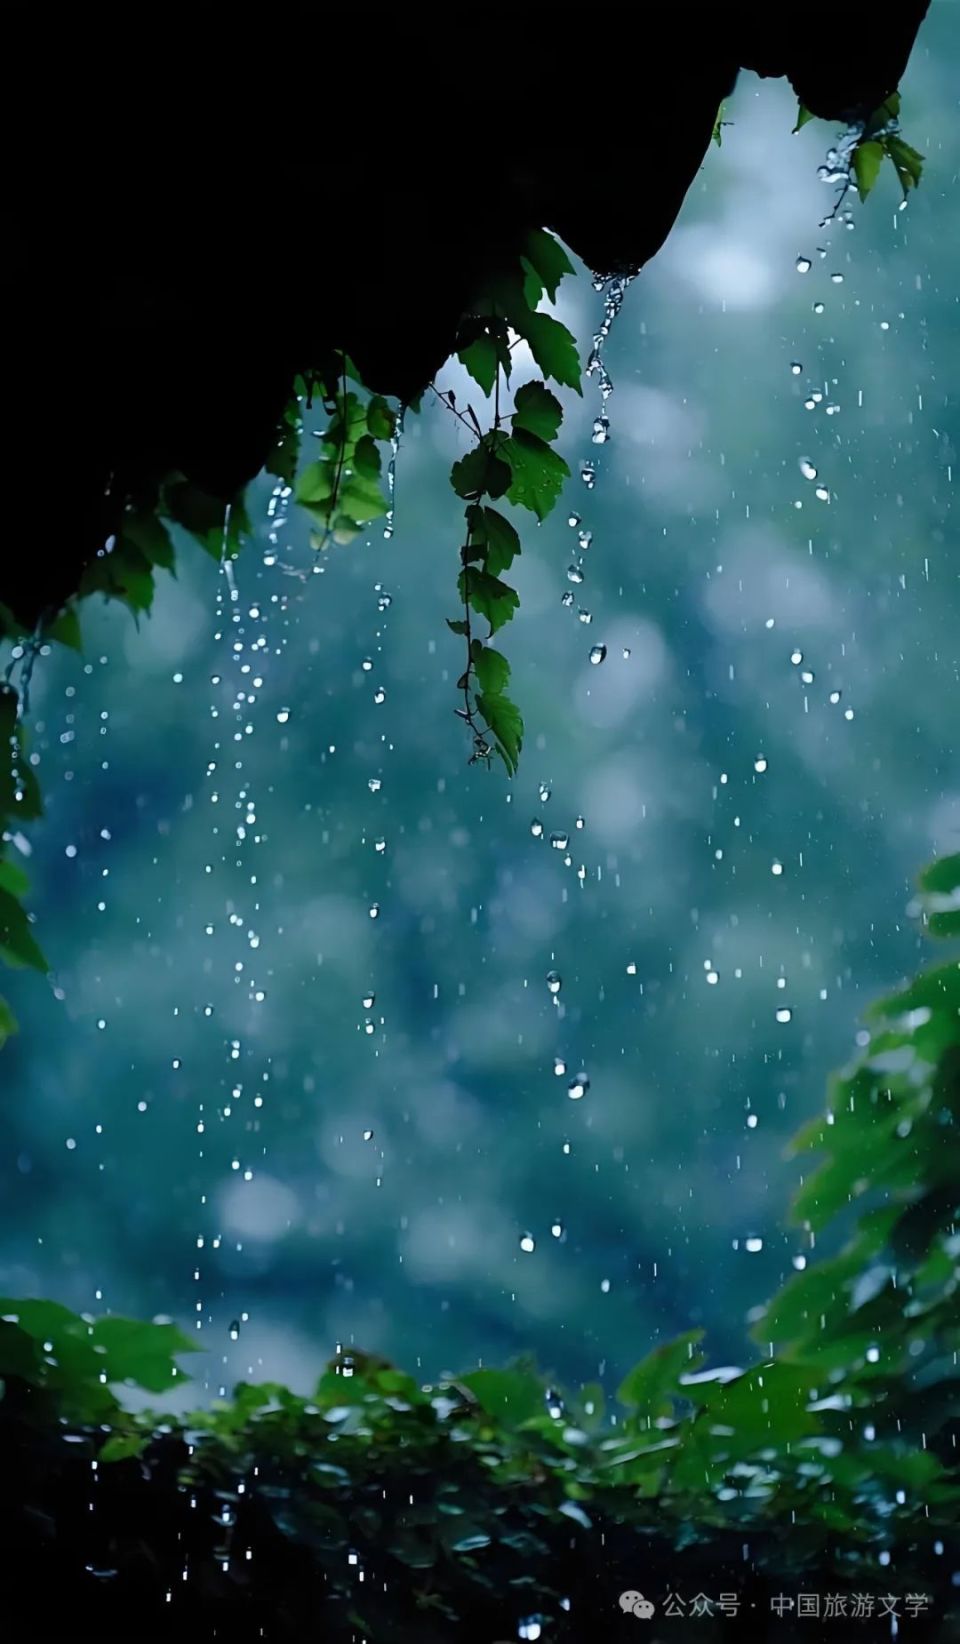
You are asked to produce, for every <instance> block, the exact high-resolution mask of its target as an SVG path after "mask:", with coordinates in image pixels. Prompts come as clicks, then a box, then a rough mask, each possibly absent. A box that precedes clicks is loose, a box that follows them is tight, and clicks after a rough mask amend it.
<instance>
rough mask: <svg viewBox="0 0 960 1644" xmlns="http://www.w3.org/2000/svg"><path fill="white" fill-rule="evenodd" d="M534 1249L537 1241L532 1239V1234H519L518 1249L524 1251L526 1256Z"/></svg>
mask: <svg viewBox="0 0 960 1644" xmlns="http://www.w3.org/2000/svg"><path fill="white" fill-rule="evenodd" d="M536 1248H537V1241H536V1239H535V1238H534V1236H533V1234H532V1233H521V1235H520V1249H521V1250H523V1251H525V1252H526V1254H527V1255H528V1256H529V1255H530V1254H531V1252H532V1251H534V1250H536Z"/></svg>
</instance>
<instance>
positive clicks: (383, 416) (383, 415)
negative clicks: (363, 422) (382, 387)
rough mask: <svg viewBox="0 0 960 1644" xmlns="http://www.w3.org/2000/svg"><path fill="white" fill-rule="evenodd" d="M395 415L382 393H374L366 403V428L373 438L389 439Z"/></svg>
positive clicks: (393, 427) (392, 430)
mask: <svg viewBox="0 0 960 1644" xmlns="http://www.w3.org/2000/svg"><path fill="white" fill-rule="evenodd" d="M396 422H397V419H396V416H395V415H394V413H393V411H391V409H390V407H389V405H388V404H387V402H386V400H385V399H384V397H383V395H382V394H374V395H373V397H372V398H371V400H370V401H369V403H368V405H367V428H368V429H369V431H370V433H371V434H372V435H373V437H374V439H375V440H390V439H392V438H393V435H394V430H395V428H396Z"/></svg>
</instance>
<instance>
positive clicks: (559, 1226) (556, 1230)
mask: <svg viewBox="0 0 960 1644" xmlns="http://www.w3.org/2000/svg"><path fill="white" fill-rule="evenodd" d="M550 1231H551V1233H552V1234H553V1236H554V1238H555V1239H562V1238H563V1223H562V1222H551V1224H550Z"/></svg>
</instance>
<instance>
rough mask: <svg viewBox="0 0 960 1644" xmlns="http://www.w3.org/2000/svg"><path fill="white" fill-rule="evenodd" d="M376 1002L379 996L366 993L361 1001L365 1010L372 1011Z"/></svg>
mask: <svg viewBox="0 0 960 1644" xmlns="http://www.w3.org/2000/svg"><path fill="white" fill-rule="evenodd" d="M376 1002H377V996H376V994H375V993H365V994H364V996H363V998H362V999H361V1001H360V1003H361V1004H362V1005H363V1008H364V1010H372V1009H373V1007H374V1005H375V1004H376Z"/></svg>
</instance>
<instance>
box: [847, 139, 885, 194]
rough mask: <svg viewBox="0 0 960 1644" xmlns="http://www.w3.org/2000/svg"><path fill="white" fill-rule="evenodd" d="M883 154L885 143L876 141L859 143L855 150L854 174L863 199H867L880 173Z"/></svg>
mask: <svg viewBox="0 0 960 1644" xmlns="http://www.w3.org/2000/svg"><path fill="white" fill-rule="evenodd" d="M883 155H884V147H883V144H882V143H875V142H867V143H858V144H857V146H856V148H855V149H854V151H853V175H854V177H855V178H856V183H857V193H858V194H859V195H860V198H861V200H865V199H866V197H867V195H868V194H869V193H870V190H871V189H872V187H873V185H874V183H875V182H876V180H877V178H878V176H879V175H880V167H881V165H882V164H883Z"/></svg>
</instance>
